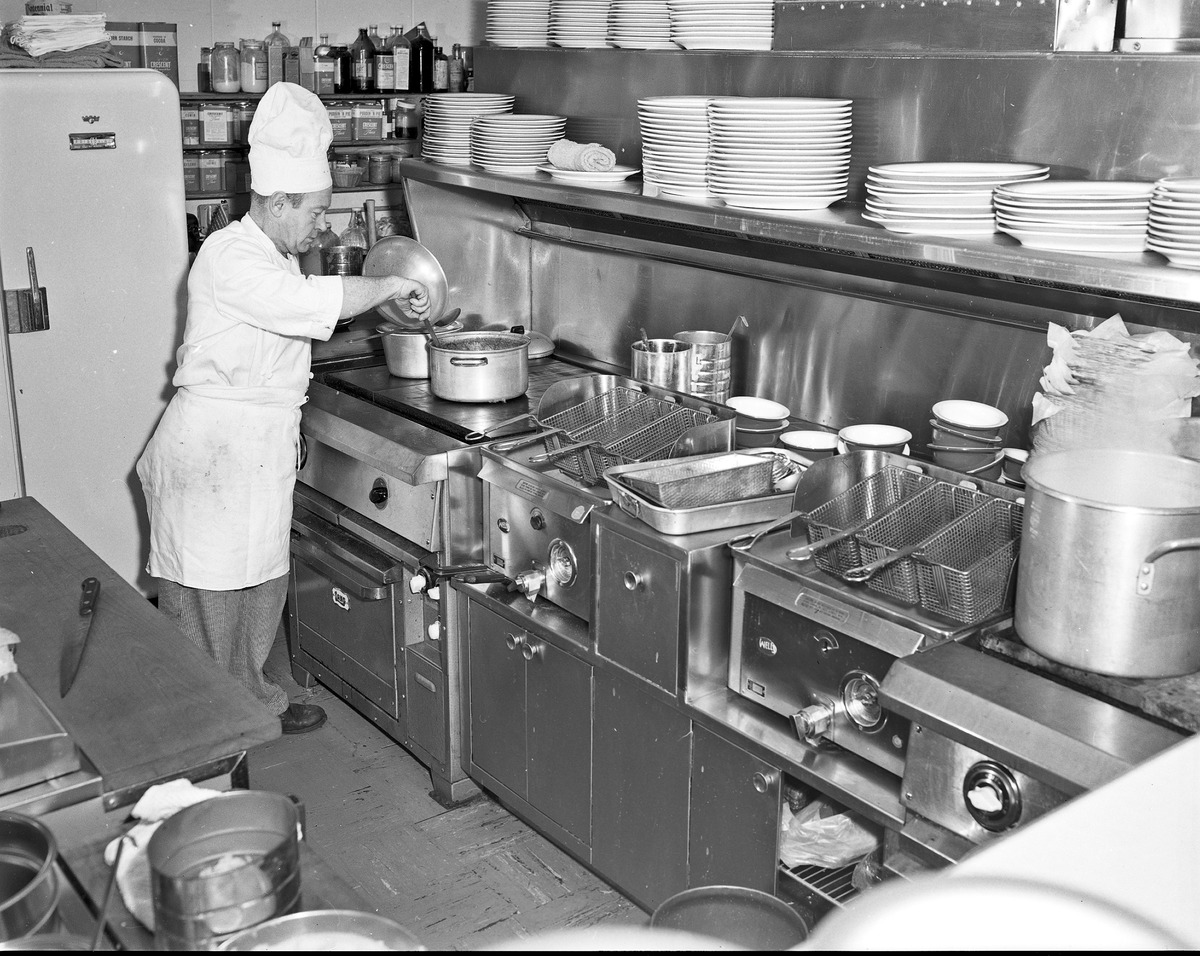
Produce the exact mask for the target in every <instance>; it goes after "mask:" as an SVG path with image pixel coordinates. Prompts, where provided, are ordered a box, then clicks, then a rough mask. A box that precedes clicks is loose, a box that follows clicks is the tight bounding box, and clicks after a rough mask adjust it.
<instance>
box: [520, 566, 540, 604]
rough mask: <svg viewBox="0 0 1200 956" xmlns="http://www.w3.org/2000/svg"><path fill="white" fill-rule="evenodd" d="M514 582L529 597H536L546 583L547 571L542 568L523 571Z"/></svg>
mask: <svg viewBox="0 0 1200 956" xmlns="http://www.w3.org/2000/svg"><path fill="white" fill-rule="evenodd" d="M513 583H514V584H516V586H517V589H518V590H519V591H520V592H521V593H522V594H524V595H525V596H526V597H527V598H535V597H537V596H538V594H539V593H540V592H541V590H542V587H543V586H544V585H545V584H546V572H545V571H543V570H541V568H532V569H531V570H529V571H522V572H521V573H520V574H518V575H517V576H516V577H515V578H514V579H513Z"/></svg>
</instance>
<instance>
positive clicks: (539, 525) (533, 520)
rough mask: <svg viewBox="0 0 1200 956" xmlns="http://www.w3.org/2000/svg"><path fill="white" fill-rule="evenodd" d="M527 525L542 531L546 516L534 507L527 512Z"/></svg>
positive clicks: (544, 526) (544, 527)
mask: <svg viewBox="0 0 1200 956" xmlns="http://www.w3.org/2000/svg"><path fill="white" fill-rule="evenodd" d="M529 527H531V528H532V529H533V530H534V531H544V530H545V529H546V516H545V515H544V514H542V513H541V512H540V511H538V509H537V508H534V509H533V511H531V512H529Z"/></svg>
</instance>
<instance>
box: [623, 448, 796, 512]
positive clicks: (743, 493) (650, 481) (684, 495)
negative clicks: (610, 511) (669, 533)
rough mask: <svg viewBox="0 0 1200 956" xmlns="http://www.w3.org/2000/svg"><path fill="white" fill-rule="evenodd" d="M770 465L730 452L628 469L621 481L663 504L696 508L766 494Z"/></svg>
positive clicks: (764, 460)
mask: <svg viewBox="0 0 1200 956" xmlns="http://www.w3.org/2000/svg"><path fill="white" fill-rule="evenodd" d="M772 469H773V463H772V462H771V461H769V460H767V459H765V458H758V457H756V456H753V455H738V454H736V453H730V454H727V455H716V456H705V457H704V458H702V459H701V458H689V459H685V460H683V461H675V462H668V463H663V464H659V465H654V466H651V467H649V468H645V469H643V470H640V471H627V472H625V474H624V482H625V484H627V485H628V486H629V487H631V488H632V489H633V490H634V491H636V492H638V493H639V494H641V495H642V496H643V497H645V498H648V499H649V500H650V501H652V502H653V503H654V504H656V505H660V506H661V507H663V508H698V507H700V506H701V505H712V504H720V503H722V502H733V501H739V500H741V499H742V498H760V497H762V496H764V495H767V494H769V493H770V491H771V473H772Z"/></svg>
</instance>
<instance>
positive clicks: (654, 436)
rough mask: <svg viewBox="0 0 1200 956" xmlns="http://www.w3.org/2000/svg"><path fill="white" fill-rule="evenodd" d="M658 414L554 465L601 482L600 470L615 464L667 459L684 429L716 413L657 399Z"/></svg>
mask: <svg viewBox="0 0 1200 956" xmlns="http://www.w3.org/2000/svg"><path fill="white" fill-rule="evenodd" d="M651 401H654V402H655V403H656V404H657V405H658V406H659V412H660V415H659V417H657V418H655V420H654V421H652V422H651V423H650V424H648V425H645V426H644V427H641V428H638V429H636V430H634V431H633V432H631V433H630V434H628V435H623V436H621V437H619V438H616V439H615V440H612V441H604V442H601V443H600V444H598V445H592V446H590V447H588V448H581V449H579V450H578V451H576V452H572V453H571V454H569V455H565V456H563V457H562V458H561V459H559V462H558V467H559V468H560V469H561V470H562V471H565V472H566V473H567V474H569V475H571V476H572V477H575V478H578V479H579V480H580V481H582V482H584V483H585V484H588V485H598V484H602V483H603V481H604V472H605V470H606V469H608V468H612V467H614V466H616V465H627V464H630V463H631V462H635V461H658V460H659V459H662V458H669V457H670V456H671V452H672V450H673V449H674V447H675V443H676V442H677V441H678V440H679V439H680V438H681V437H682V436H683V434H684V432H686V431H688V430H689V429H691V428H694V427H695V426H697V425H706V424H708V423H709V422H712V421H715V420H716V416H715V415H713V414H711V413H709V412H704V411H700V410H698V409H694V408H680V407H679V406H677V405H674V404H672V403H670V402H659V401H657V400H655V399H651Z"/></svg>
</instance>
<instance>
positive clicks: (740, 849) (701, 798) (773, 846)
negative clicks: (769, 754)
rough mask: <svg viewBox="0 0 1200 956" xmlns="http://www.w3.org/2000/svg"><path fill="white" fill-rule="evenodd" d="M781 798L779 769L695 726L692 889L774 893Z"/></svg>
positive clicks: (690, 844) (690, 848)
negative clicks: (738, 888)
mask: <svg viewBox="0 0 1200 956" xmlns="http://www.w3.org/2000/svg"><path fill="white" fill-rule="evenodd" d="M781 794H782V774H781V773H780V772H779V769H778V768H776V767H772V766H771V765H770V764H768V763H766V762H765V761H763V760H760V759H759V758H758V757H755V756H754V755H753V754H750V753H747V752H746V751H745V750H743V749H742V748H741V747H737V746H735V745H734V744H731V743H729V742H728V741H727V740H725V739H724V738H722V737H719V736H717V735H716V734H714V733H713V732H712V731H710V730H707V729H705V728H704V727H701V726H699V725H697V726H695V728H694V730H693V732H692V792H691V823H690V827H689V840H688V885H689V886H715V885H721V886H749V887H752V888H754V889H758V890H765V891H767V892H768V893H774V892H775V874H776V872H777V871H778V867H777V862H778V859H779V814H780V809H781V803H780V798H781Z"/></svg>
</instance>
